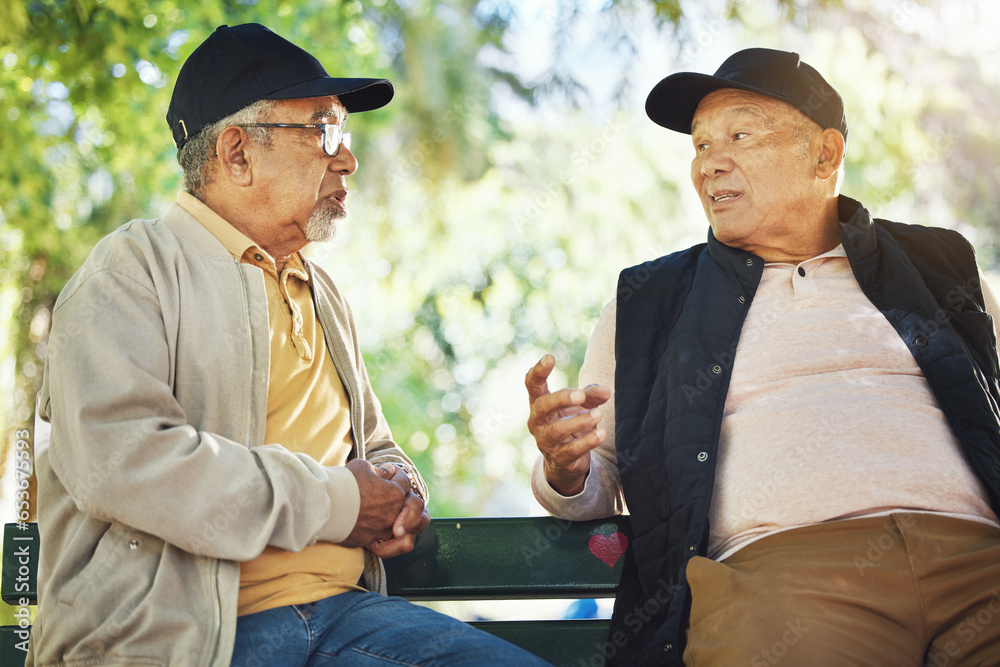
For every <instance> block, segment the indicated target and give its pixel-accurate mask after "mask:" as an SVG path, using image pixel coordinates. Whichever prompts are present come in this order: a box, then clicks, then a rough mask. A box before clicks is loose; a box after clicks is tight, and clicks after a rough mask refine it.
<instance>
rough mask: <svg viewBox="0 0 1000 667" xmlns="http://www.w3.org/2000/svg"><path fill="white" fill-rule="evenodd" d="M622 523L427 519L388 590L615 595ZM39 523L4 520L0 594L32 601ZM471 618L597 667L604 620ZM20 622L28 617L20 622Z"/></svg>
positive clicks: (13, 656) (15, 632)
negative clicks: (9, 522) (23, 527)
mask: <svg viewBox="0 0 1000 667" xmlns="http://www.w3.org/2000/svg"><path fill="white" fill-rule="evenodd" d="M630 539H631V528H630V526H629V522H628V518H627V517H612V518H609V519H602V520H598V521H584V522H569V521H562V520H559V519H554V518H551V517H527V518H477V519H433V520H432V521H431V525H430V526H429V527H428V528H427V530H425V531H424V532H423V533H421V534H420V535H419V536H418V537H417V542H416V546H415V548H414V549H413V551H412V552H411V553H409V554H407V555H405V556H399V557H397V558H392V559H389V560H386V561H385V565H386V573H387V577H388V587H389V594H390V595H398V596H401V597H404V598H407V599H409V600H414V601H424V600H538V599H566V600H576V599H592V598H609V597H614V594H615V588H616V586H617V585H618V579H619V578H620V576H621V569H622V558H621V556H622V554H623V553H624V550H625V546H626V545H627V544H628V540H630ZM38 547H39V540H38V529H37V526H36V525H35V524H27V529H20V528H19V526H18V524H7V525H6V526H5V530H4V536H3V576H2V581H0V584H2V585H0V594H2V597H3V599H4V601H5V602H7V603H8V604H10V605H13V606H14V607H15V613H17V612H18V611H19V610H20V608H21V607H19V605H22V604H24V603H25V602H27V603H28V604H35V602H36V599H37V597H36V596H37V587H36V582H35V573H36V570H37V568H38ZM524 609H525V613H524V614H523V618H522V619H520V620H502V621H496V620H494V621H473V622H471V623H470V624H471V625H474V626H476V627H478V628H481V629H483V630H486V631H487V632H490V633H492V634H494V635H496V636H498V637H502V638H503V639H506V640H508V641H510V642H511V643H513V644H516V645H518V646H521V647H523V648H525V649H526V650H528V651H530V652H532V653H534V654H535V655H537V656H539V657H541V658H543V659H545V660H547V661H548V662H550V663H552V664H553V665H555V667H564V666H565V667H570V666H572V667H590V666H595V667H599V666H600V665H603V664H604V656H605V651H606V649H607V647H608V643H607V642H608V637H607V634H608V620H607V619H534V618H531V615H530V609H531V605H525V606H524ZM22 625H25V626H26V625H27V621H25V622H24V623H22ZM25 637H26V633H24V628H22V627H19V626H17V625H13V626H2V627H0V665H3V666H4V667H7V666H8V665H9V666H10V667H15V666H20V665H23V664H24V658H25V652H24V650H23V649H24V647H26V646H27V645H26V644H24V643H22V642H23V638H25Z"/></svg>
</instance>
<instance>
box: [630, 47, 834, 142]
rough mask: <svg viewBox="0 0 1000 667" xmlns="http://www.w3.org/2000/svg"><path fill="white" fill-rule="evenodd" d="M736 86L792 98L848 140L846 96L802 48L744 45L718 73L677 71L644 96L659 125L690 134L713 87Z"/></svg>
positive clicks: (793, 102) (792, 103) (651, 113)
mask: <svg viewBox="0 0 1000 667" xmlns="http://www.w3.org/2000/svg"><path fill="white" fill-rule="evenodd" d="M722 88H738V89H740V90H748V91H750V92H752V93H760V94H761V95H767V96H768V97H773V98H774V99H776V100H781V101H782V102H788V103H789V104H791V105H792V106H794V107H796V108H797V109H798V110H799V111H801V112H802V113H804V114H805V115H807V116H809V117H810V118H812V119H813V120H814V121H816V123H818V124H819V125H820V127H822V128H824V129H826V128H828V127H832V128H834V129H837V130H840V133H841V134H842V135H844V141H847V119H846V118H845V117H844V100H842V99H841V97H840V94H839V93H837V91H836V90H834V88H833V86H831V85H830V84H829V83H827V82H826V79H824V78H823V77H822V76H820V73H819V72H817V71H816V70H815V69H813V68H812V67H811V66H809V65H807V64H806V63H804V62H802V61H801V60H800V59H799V54H797V53H790V52H788V51H776V50H774V49H761V48H754V49H745V50H743V51H739V52H737V53H734V54H733V55H731V56H729V58H727V59H726V62H724V63H722V66H721V67H719V69H718V70H716V72H715V74H714V75H712V76H710V75H708V74H700V73H697V72H679V73H677V74H671V75H670V76H668V77H667V78H665V79H663V80H662V81H660V82H659V83H658V84H656V85H655V86H654V87H653V90H651V91H650V93H649V97H647V98H646V115H647V116H649V117H650V119H652V121H653V122H654V123H656V124H657V125H662V126H663V127H665V128H667V129H669V130H674V131H676V132H683V133H684V134H691V121H692V120H693V119H694V112H695V111H696V110H697V109H698V104H699V103H700V102H701V100H702V98H704V97H705V96H706V95H708V94H709V93H711V92H713V91H715V90H719V89H722Z"/></svg>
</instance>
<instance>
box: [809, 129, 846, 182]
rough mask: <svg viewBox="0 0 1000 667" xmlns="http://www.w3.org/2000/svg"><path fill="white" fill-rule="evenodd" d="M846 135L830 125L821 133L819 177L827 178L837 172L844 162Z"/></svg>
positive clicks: (817, 166) (818, 162)
mask: <svg viewBox="0 0 1000 667" xmlns="http://www.w3.org/2000/svg"><path fill="white" fill-rule="evenodd" d="M844 149H845V146H844V135H842V134H841V133H840V130H835V129H833V128H832V127H828V128H826V129H825V130H823V132H822V133H820V154H819V160H818V161H817V162H816V176H817V178H820V179H823V180H826V179H828V178H830V177H831V176H833V175H834V174H836V173H837V171H838V170H839V169H840V166H841V165H842V164H843V162H844Z"/></svg>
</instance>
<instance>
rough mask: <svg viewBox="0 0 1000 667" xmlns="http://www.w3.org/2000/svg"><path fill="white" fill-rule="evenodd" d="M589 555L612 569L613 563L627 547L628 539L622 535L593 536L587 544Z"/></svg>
mask: <svg viewBox="0 0 1000 667" xmlns="http://www.w3.org/2000/svg"><path fill="white" fill-rule="evenodd" d="M589 546H590V553H592V554H594V555H595V556H597V557H598V558H600V559H601V560H602V561H604V564H605V565H607V566H608V567H610V568H612V569H614V567H615V563H617V562H618V559H619V558H621V557H622V554H623V553H625V547H627V546H628V538H627V537H625V534H624V533H618V532H616V533H612V534H611V535H600V534H598V535H594V536H593V537H591V538H590V542H589Z"/></svg>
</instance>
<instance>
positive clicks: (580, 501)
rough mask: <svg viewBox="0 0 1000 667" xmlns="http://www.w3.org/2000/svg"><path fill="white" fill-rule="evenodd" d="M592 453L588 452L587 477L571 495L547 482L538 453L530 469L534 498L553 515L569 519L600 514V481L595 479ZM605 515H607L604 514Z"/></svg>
mask: <svg viewBox="0 0 1000 667" xmlns="http://www.w3.org/2000/svg"><path fill="white" fill-rule="evenodd" d="M594 456H595V455H594V453H593V452H591V453H590V470H588V471H587V478H586V479H585V480H584V483H583V490H582V491H580V493H577V494H576V495H572V496H564V495H562V494H561V493H559V492H558V491H556V490H555V489H553V488H552V486H551V485H550V484H549V481H548V480H547V479H545V471H544V467H543V459H542V457H541V456H540V455H539V457H538V459H537V460H536V461H535V467H534V468H533V469H532V471H531V488H532V490H533V491H534V493H535V499H536V500H538V503H539V504H540V505H541V506H542V507H544V508H545V509H546V511H548V512H549V513H550V514H552V515H553V516H557V517H559V518H560V519H569V520H570V521H582V520H585V519H592V518H603V517H596V516H595V512H596V513H597V514H600V512H599V511H598V510H599V507H600V505H601V503H600V483H599V482H598V481H596V478H597V477H598V475H597V473H596V468H597V461H595V460H594ZM604 516H607V515H604Z"/></svg>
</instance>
